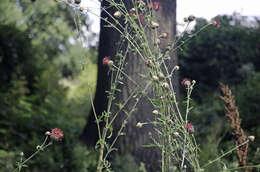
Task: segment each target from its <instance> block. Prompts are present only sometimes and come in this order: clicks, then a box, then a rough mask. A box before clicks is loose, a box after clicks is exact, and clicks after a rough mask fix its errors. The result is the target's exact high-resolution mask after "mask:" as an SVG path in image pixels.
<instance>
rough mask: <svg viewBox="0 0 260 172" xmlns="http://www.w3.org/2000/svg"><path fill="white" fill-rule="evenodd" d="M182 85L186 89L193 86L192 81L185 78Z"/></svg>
mask: <svg viewBox="0 0 260 172" xmlns="http://www.w3.org/2000/svg"><path fill="white" fill-rule="evenodd" d="M181 85H183V86H184V87H186V88H187V87H190V85H191V82H190V80H189V79H187V78H184V79H183V80H182V81H181Z"/></svg>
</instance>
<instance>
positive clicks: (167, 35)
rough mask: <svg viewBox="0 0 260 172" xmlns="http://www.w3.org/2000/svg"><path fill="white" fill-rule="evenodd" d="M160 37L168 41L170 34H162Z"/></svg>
mask: <svg viewBox="0 0 260 172" xmlns="http://www.w3.org/2000/svg"><path fill="white" fill-rule="evenodd" d="M160 37H161V38H164V39H167V38H169V33H168V32H164V33H162V34H161V36H160Z"/></svg>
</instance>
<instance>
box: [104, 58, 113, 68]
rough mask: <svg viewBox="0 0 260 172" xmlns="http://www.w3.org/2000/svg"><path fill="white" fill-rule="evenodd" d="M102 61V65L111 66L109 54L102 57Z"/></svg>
mask: <svg viewBox="0 0 260 172" xmlns="http://www.w3.org/2000/svg"><path fill="white" fill-rule="evenodd" d="M102 63H103V65H104V66H112V65H113V64H114V62H113V61H112V60H111V58H110V57H109V56H107V57H104V58H103V61H102Z"/></svg>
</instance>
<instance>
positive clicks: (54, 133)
mask: <svg viewBox="0 0 260 172" xmlns="http://www.w3.org/2000/svg"><path fill="white" fill-rule="evenodd" d="M63 137H64V134H63V131H62V130H61V129H59V128H54V129H52V130H51V134H50V138H51V139H52V140H55V141H60V140H62V139H63Z"/></svg>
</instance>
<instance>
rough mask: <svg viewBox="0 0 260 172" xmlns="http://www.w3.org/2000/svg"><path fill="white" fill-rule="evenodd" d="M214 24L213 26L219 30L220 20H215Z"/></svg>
mask: <svg viewBox="0 0 260 172" xmlns="http://www.w3.org/2000/svg"><path fill="white" fill-rule="evenodd" d="M212 24H213V26H215V27H216V28H219V27H220V21H219V20H217V19H216V20H214V21H213V22H212Z"/></svg>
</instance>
